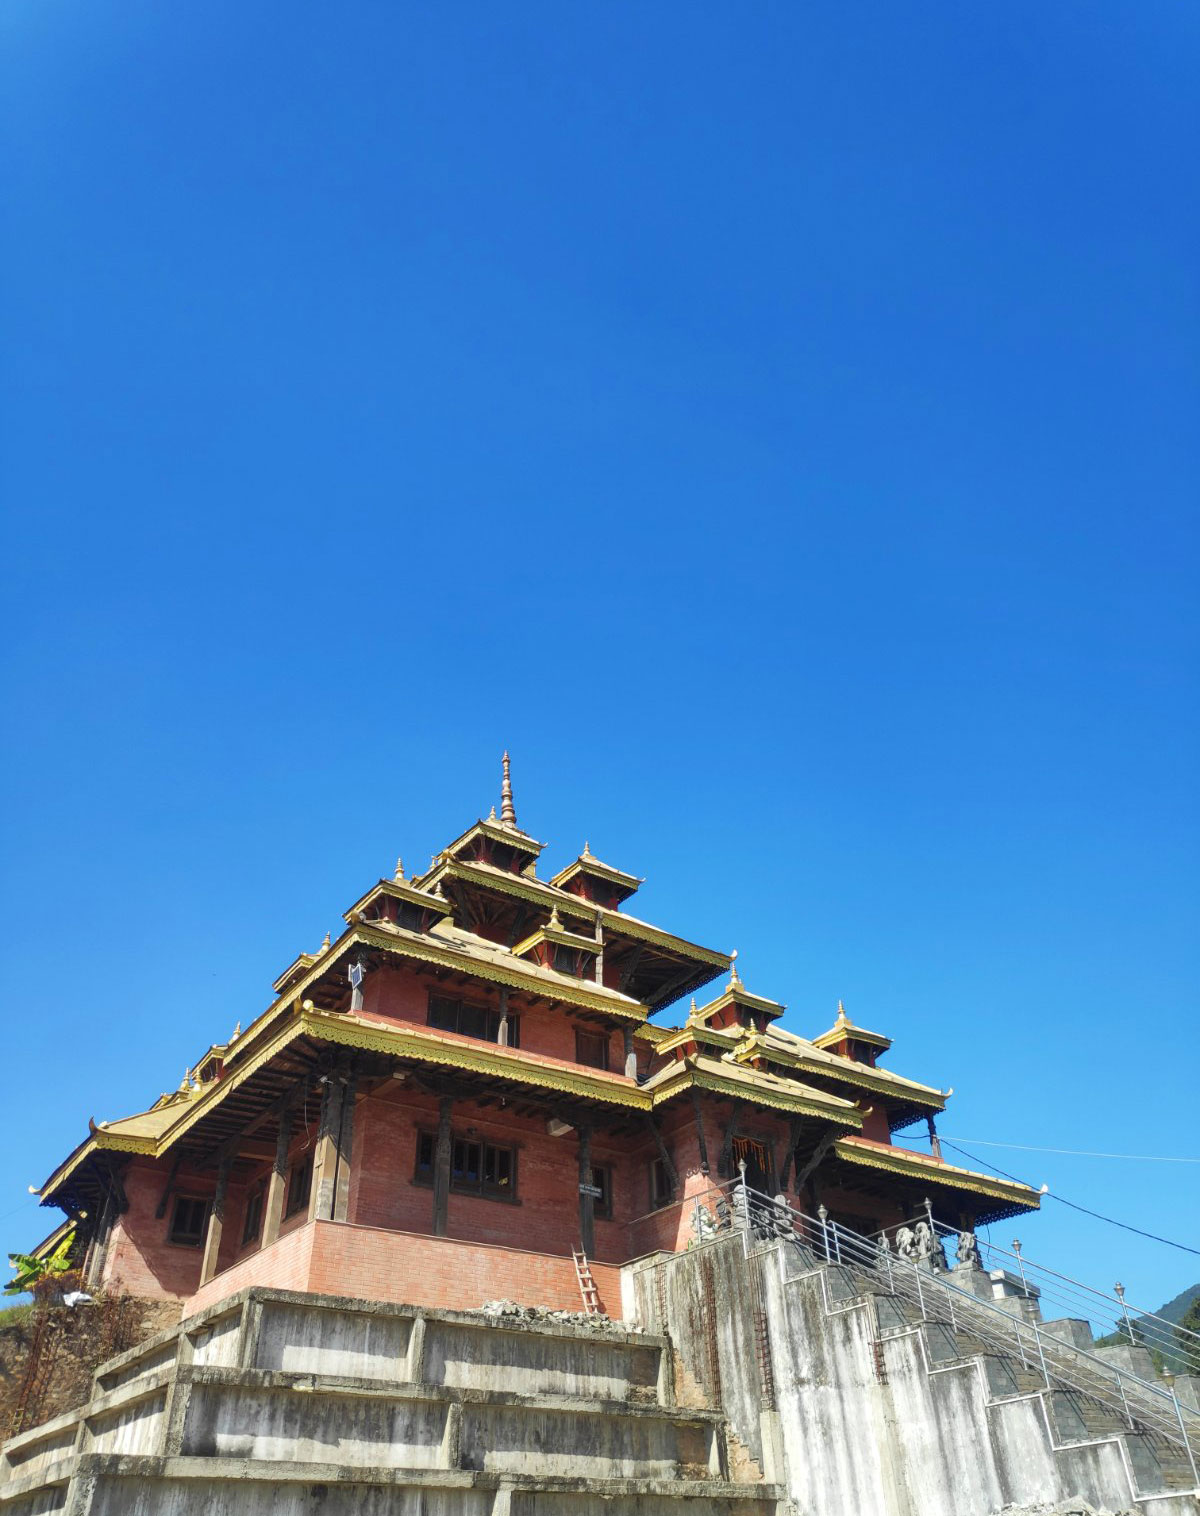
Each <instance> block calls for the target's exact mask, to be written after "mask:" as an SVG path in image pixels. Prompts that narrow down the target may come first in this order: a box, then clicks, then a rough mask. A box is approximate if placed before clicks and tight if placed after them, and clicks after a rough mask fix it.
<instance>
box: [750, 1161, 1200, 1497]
mask: <svg viewBox="0 0 1200 1516" xmlns="http://www.w3.org/2000/svg"><path fill="white" fill-rule="evenodd" d="M732 1190H733V1194H732V1200H733V1206H732V1212H733V1220H732V1224H733V1225H741V1226H742V1227H743V1228H744V1229H745V1230H747V1231H750V1232H753V1233H755V1234H756V1235H757V1236H759V1237H760V1238H761V1239H763V1240H764V1241H773V1240H785V1239H790V1240H791V1242H792V1243H793V1245H795V1246H796V1247H797V1248H798V1249H799V1251H800V1252H801V1255H802V1257H803V1258H804V1260H805V1262H806V1263H807V1264H808V1265H809V1266H810V1267H812V1268H814V1269H816V1268H820V1267H823V1266H825V1265H827V1264H835V1265H840V1266H841V1267H843V1268H847V1269H851V1270H853V1271H855V1272H856V1273H858V1274H860V1275H861V1274H865V1275H867V1280H866V1281H865V1282H866V1283H867V1284H868V1286H869V1287H871V1288H873V1289H875V1290H876V1291H880V1290H882V1292H883V1293H887V1294H891V1295H894V1296H896V1297H898V1298H900V1299H907V1300H908V1301H909V1302H910V1303H914V1304H916V1306H917V1308H918V1310H919V1311H920V1313H921V1319H922V1320H923V1321H926V1322H929V1321H934V1322H939V1323H942V1324H947V1325H950V1326H951V1327H952V1329H955V1330H960V1329H961V1330H965V1331H967V1332H969V1333H970V1335H971V1336H973V1337H974V1338H976V1339H977V1340H979V1341H981V1342H982V1343H983V1344H985V1345H988V1344H990V1345H992V1346H995V1347H999V1348H1000V1349H1001V1350H1002V1351H1003V1352H1005V1353H1006V1354H1011V1352H1012V1346H1013V1343H1014V1342H1015V1343H1016V1345H1017V1348H1018V1350H1019V1355H1020V1357H1021V1359H1022V1361H1023V1362H1024V1363H1025V1364H1026V1366H1027V1367H1028V1366H1029V1365H1030V1364H1031V1362H1036V1363H1037V1364H1038V1365H1039V1367H1040V1368H1041V1371H1042V1380H1043V1383H1044V1384H1045V1385H1046V1387H1047V1388H1053V1385H1052V1384H1051V1381H1052V1380H1053V1381H1054V1383H1055V1384H1056V1385H1058V1386H1062V1387H1065V1388H1068V1389H1071V1390H1074V1391H1075V1392H1076V1393H1079V1394H1081V1395H1083V1396H1085V1397H1086V1398H1087V1399H1088V1400H1091V1401H1092V1402H1094V1403H1096V1404H1097V1405H1099V1406H1100V1407H1102V1408H1103V1409H1104V1410H1106V1411H1108V1412H1110V1413H1112V1412H1117V1411H1118V1410H1119V1413H1120V1414H1121V1415H1122V1416H1123V1417H1124V1419H1125V1420H1126V1422H1127V1423H1128V1424H1129V1425H1130V1427H1132V1428H1135V1429H1137V1430H1139V1431H1142V1432H1145V1433H1146V1434H1147V1435H1150V1436H1152V1437H1154V1438H1156V1439H1158V1440H1160V1441H1161V1442H1163V1443H1165V1444H1166V1445H1167V1446H1168V1447H1169V1448H1172V1449H1174V1450H1176V1451H1177V1452H1179V1451H1182V1453H1183V1454H1184V1456H1185V1457H1186V1458H1187V1461H1188V1465H1189V1467H1190V1469H1191V1473H1192V1478H1193V1481H1194V1482H1195V1484H1196V1486H1197V1487H1200V1473H1198V1471H1197V1461H1196V1449H1195V1448H1194V1447H1193V1442H1196V1443H1197V1445H1200V1415H1198V1414H1197V1413H1196V1412H1193V1411H1192V1410H1190V1408H1185V1407H1183V1406H1181V1404H1180V1402H1179V1399H1178V1397H1177V1396H1176V1394H1175V1393H1174V1391H1173V1390H1168V1389H1166V1388H1165V1387H1164V1386H1162V1385H1158V1384H1152V1383H1151V1382H1150V1381H1149V1380H1145V1379H1142V1378H1140V1377H1139V1376H1138V1375H1136V1374H1133V1373H1130V1372H1128V1371H1126V1370H1124V1369H1120V1368H1118V1367H1117V1366H1116V1365H1115V1364H1111V1363H1108V1362H1106V1361H1105V1360H1103V1359H1100V1358H1097V1357H1095V1355H1093V1354H1091V1353H1089V1352H1087V1350H1086V1349H1083V1348H1076V1347H1073V1346H1072V1345H1070V1344H1069V1343H1066V1342H1064V1341H1062V1340H1061V1339H1058V1338H1055V1337H1053V1336H1051V1335H1050V1334H1048V1333H1046V1332H1044V1331H1043V1330H1041V1328H1040V1326H1039V1325H1038V1323H1036V1322H1031V1323H1030V1322H1024V1321H1022V1320H1021V1318H1020V1317H1019V1316H1014V1315H1013V1314H1011V1313H1010V1312H1008V1311H1005V1310H1003V1309H1002V1308H1001V1307H1000V1306H998V1305H996V1304H995V1303H994V1302H992V1301H988V1300H981V1299H980V1298H979V1297H978V1296H976V1295H974V1294H972V1293H971V1292H969V1291H967V1290H964V1289H962V1288H960V1287H959V1286H958V1285H957V1284H955V1283H954V1281H953V1280H952V1279H951V1278H950V1277H949V1271H947V1270H938V1269H936V1268H935V1267H932V1266H930V1265H929V1264H928V1263H920V1262H916V1261H914V1260H910V1259H906V1258H901V1257H898V1256H896V1255H895V1254H893V1252H892V1250H891V1248H890V1247H888V1248H886V1250H885V1248H884V1247H883V1246H882V1245H881V1243H880V1241H879V1239H878V1238H877V1237H876V1238H870V1237H866V1236H863V1235H861V1234H859V1233H857V1232H854V1231H852V1230H851V1229H849V1228H848V1227H844V1226H842V1225H841V1224H840V1223H838V1222H835V1221H831V1220H829V1218H828V1215H827V1214H824V1213H823V1207H822V1208H821V1209H820V1210H819V1211H818V1220H817V1221H816V1222H814V1221H813V1219H812V1218H810V1217H808V1216H806V1215H805V1214H804V1213H803V1212H801V1211H797V1210H796V1209H795V1208H794V1207H793V1206H792V1205H791V1204H790V1203H789V1202H788V1201H787V1200H786V1199H785V1198H784V1197H783V1196H776V1197H771V1196H769V1195H764V1194H762V1193H761V1192H759V1191H756V1190H754V1189H752V1188H751V1187H750V1186H749V1185H747V1184H746V1182H745V1177H744V1175H743V1176H742V1178H741V1180H740V1181H737V1182H735V1185H734V1186H733V1187H732ZM1014 1256H1015V1255H1014ZM1001 1323H1002V1325H1001ZM1031 1350H1032V1351H1031ZM1114 1391H1115V1394H1114ZM1185 1410H1186V1412H1187V1414H1186V1416H1185ZM1189 1422H1190V1423H1191V1426H1190V1427H1189Z"/></svg>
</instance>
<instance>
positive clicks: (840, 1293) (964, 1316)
mask: <svg viewBox="0 0 1200 1516" xmlns="http://www.w3.org/2000/svg"><path fill="white" fill-rule="evenodd" d="M793 1246H794V1252H795V1256H796V1259H797V1260H798V1262H799V1264H800V1265H801V1266H802V1268H803V1269H804V1270H806V1271H809V1272H810V1275H811V1276H812V1277H820V1279H821V1283H822V1288H823V1293H824V1297H825V1300H826V1304H827V1309H828V1310H830V1311H838V1310H844V1309H846V1308H847V1306H848V1305H851V1304H855V1303H869V1305H870V1308H871V1309H872V1311H873V1314H874V1322H875V1334H876V1338H877V1340H878V1341H879V1342H880V1343H884V1342H887V1341H889V1340H892V1339H895V1338H897V1337H900V1336H904V1335H908V1334H916V1335H917V1336H919V1338H920V1342H921V1352H922V1356H923V1358H924V1361H925V1364H926V1366H927V1371H928V1372H930V1373H939V1372H944V1371H945V1370H947V1369H953V1368H968V1367H970V1366H974V1367H975V1368H976V1369H977V1371H978V1372H979V1374H980V1375H981V1377H982V1379H983V1382H984V1383H985V1384H986V1386H987V1403H988V1404H989V1406H993V1407H999V1406H1003V1405H1005V1404H1009V1403H1012V1402H1014V1401H1017V1400H1036V1401H1038V1402H1040V1405H1041V1407H1042V1413H1043V1416H1044V1419H1045V1424H1046V1428H1047V1432H1048V1435H1049V1439H1050V1446H1051V1448H1052V1449H1053V1451H1054V1452H1056V1453H1063V1454H1069V1453H1073V1452H1075V1451H1077V1450H1079V1449H1086V1448H1091V1447H1095V1446H1098V1445H1100V1444H1104V1443H1113V1444H1116V1445H1117V1446H1118V1447H1119V1449H1120V1452H1121V1457H1122V1460H1123V1462H1124V1464H1125V1466H1126V1469H1127V1471H1128V1473H1129V1478H1130V1485H1131V1490H1132V1494H1133V1496H1134V1498H1135V1499H1139V1500H1140V1499H1142V1498H1145V1499H1147V1500H1148V1501H1150V1502H1152V1505H1151V1506H1149V1507H1148V1509H1154V1510H1159V1511H1163V1512H1164V1513H1165V1510H1166V1507H1164V1506H1163V1505H1161V1504H1160V1497H1163V1496H1169V1495H1172V1494H1175V1493H1179V1494H1181V1495H1182V1494H1184V1493H1185V1492H1186V1493H1191V1492H1194V1491H1195V1488H1196V1481H1195V1476H1194V1474H1193V1471H1192V1466H1191V1463H1190V1461H1189V1459H1188V1457H1187V1453H1186V1450H1185V1448H1184V1446H1183V1445H1182V1432H1181V1433H1180V1434H1178V1435H1175V1436H1170V1435H1165V1433H1164V1429H1163V1426H1162V1418H1163V1411H1162V1407H1161V1405H1157V1404H1156V1405H1151V1404H1150V1403H1149V1399H1150V1397H1149V1394H1148V1390H1149V1387H1142V1386H1140V1385H1139V1383H1138V1382H1137V1380H1136V1379H1134V1378H1132V1377H1130V1378H1128V1379H1126V1378H1122V1379H1121V1381H1120V1382H1119V1383H1118V1382H1117V1381H1116V1380H1115V1379H1114V1378H1113V1377H1112V1376H1111V1375H1109V1374H1106V1373H1105V1372H1104V1370H1103V1366H1101V1367H1100V1368H1099V1369H1097V1368H1096V1367H1094V1366H1093V1364H1092V1363H1091V1361H1090V1355H1089V1354H1087V1353H1086V1352H1084V1351H1080V1350H1079V1349H1077V1348H1076V1347H1075V1346H1073V1345H1072V1344H1071V1343H1070V1342H1068V1341H1064V1340H1062V1339H1060V1338H1057V1337H1055V1336H1054V1335H1053V1334H1051V1333H1045V1332H1042V1333H1041V1334H1040V1342H1038V1341H1037V1339H1031V1331H1030V1329H1029V1327H1028V1326H1027V1325H1026V1326H1025V1327H1024V1329H1022V1328H1020V1327H1018V1325H1017V1323H1016V1322H1015V1321H1014V1322H1013V1339H1012V1341H1011V1343H1006V1342H1005V1340H1004V1339H1005V1323H1004V1321H1003V1318H1002V1317H1001V1319H1000V1321H999V1323H998V1321H997V1313H996V1312H995V1310H990V1309H989V1308H988V1307H987V1306H986V1305H985V1304H983V1303H981V1302H977V1301H974V1300H972V1299H970V1298H969V1297H966V1296H963V1295H962V1294H960V1293H958V1292H957V1291H955V1292H953V1293H951V1292H950V1291H949V1290H948V1289H947V1288H946V1287H944V1285H943V1279H942V1278H939V1276H938V1275H936V1274H930V1275H929V1276H928V1278H927V1280H926V1281H925V1283H924V1286H923V1290H922V1293H921V1296H920V1297H919V1299H914V1298H913V1297H912V1295H911V1293H897V1292H895V1291H893V1290H889V1289H888V1288H887V1279H888V1275H887V1272H886V1271H885V1270H881V1269H875V1268H869V1267H859V1266H853V1265H846V1264H837V1263H819V1262H818V1261H817V1260H816V1259H815V1258H814V1255H813V1253H812V1251H811V1249H809V1248H806V1247H805V1246H804V1245H803V1244H802V1243H797V1244H794V1245H793ZM943 1278H944V1276H943ZM1043 1366H1044V1369H1043ZM1185 1416H1186V1421H1185V1428H1186V1432H1187V1434H1188V1436H1189V1439H1190V1438H1191V1437H1193V1436H1200V1419H1197V1421H1196V1426H1195V1427H1194V1428H1193V1427H1191V1426H1188V1425H1186V1422H1187V1421H1191V1420H1192V1419H1193V1413H1191V1412H1190V1411H1188V1412H1186V1413H1185ZM1171 1431H1174V1429H1173V1428H1172V1429H1171ZM1180 1508H1181V1509H1187V1510H1189V1511H1190V1510H1200V1504H1198V1503H1193V1502H1192V1501H1190V1500H1189V1501H1188V1502H1187V1503H1186V1504H1185V1505H1183V1506H1181V1507H1180Z"/></svg>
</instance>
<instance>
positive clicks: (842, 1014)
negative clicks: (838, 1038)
mask: <svg viewBox="0 0 1200 1516" xmlns="http://www.w3.org/2000/svg"><path fill="white" fill-rule="evenodd" d="M849 1020H850V1018H849V1016H847V1015H846V1007H845V1006H844V1005H843V1004H842V1002H841V1001H840V1000H839V1001H838V1019H837V1024H838V1026H846V1025H847V1023H848V1022H849Z"/></svg>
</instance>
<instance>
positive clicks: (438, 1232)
mask: <svg viewBox="0 0 1200 1516" xmlns="http://www.w3.org/2000/svg"><path fill="white" fill-rule="evenodd" d="M453 1109H454V1097H453V1096H452V1095H443V1096H442V1098H441V1099H440V1100H439V1101H438V1129H437V1142H436V1144H435V1145H434V1150H433V1235H434V1236H435V1237H444V1236H445V1235H446V1227H447V1225H448V1223H449V1214H450V1159H451V1156H452V1151H451V1150H452V1148H453V1138H452V1134H451V1130H450V1113H451V1111H452V1110H453Z"/></svg>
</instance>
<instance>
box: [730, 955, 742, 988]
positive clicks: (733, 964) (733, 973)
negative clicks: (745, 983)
mask: <svg viewBox="0 0 1200 1516" xmlns="http://www.w3.org/2000/svg"><path fill="white" fill-rule="evenodd" d="M741 982H742V981H741V979H740V978H739V977H738V971H737V948H734V950H733V952H732V953H730V955H729V987H730V989H732V988H733V987H734V985H739V984H741Z"/></svg>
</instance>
